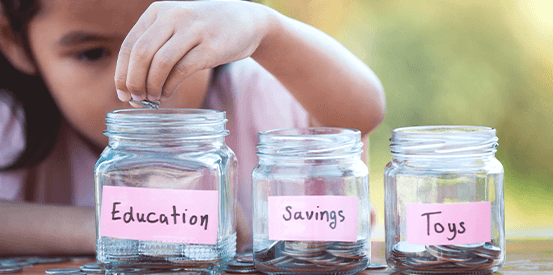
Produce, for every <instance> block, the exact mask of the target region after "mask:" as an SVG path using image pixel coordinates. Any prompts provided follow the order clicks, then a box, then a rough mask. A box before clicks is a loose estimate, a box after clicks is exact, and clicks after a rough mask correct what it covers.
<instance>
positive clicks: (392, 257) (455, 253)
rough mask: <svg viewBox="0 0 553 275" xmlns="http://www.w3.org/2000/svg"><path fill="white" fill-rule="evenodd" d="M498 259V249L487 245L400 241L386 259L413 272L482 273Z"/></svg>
mask: <svg viewBox="0 0 553 275" xmlns="http://www.w3.org/2000/svg"><path fill="white" fill-rule="evenodd" d="M500 259H501V248H499V247H496V246H494V245H493V244H491V243H474V244H461V245H426V246H421V245H411V244H408V243H407V242H405V241H401V242H398V243H396V244H395V245H393V246H392V249H391V250H390V254H389V256H388V262H389V263H391V264H393V265H395V267H396V268H399V269H402V270H413V271H416V272H425V271H428V272H468V271H482V272H485V271H486V270H487V269H489V268H491V267H493V266H494V265H496V264H497V261H499V260H500Z"/></svg>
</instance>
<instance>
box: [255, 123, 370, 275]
mask: <svg viewBox="0 0 553 275" xmlns="http://www.w3.org/2000/svg"><path fill="white" fill-rule="evenodd" d="M258 139H259V143H258V145H257V148H258V153H257V155H258V156H259V164H258V165H257V166H256V167H255V169H254V170H253V172H252V184H253V186H252V189H253V242H254V244H253V245H254V247H253V249H254V262H255V267H256V268H257V269H258V270H259V271H262V272H264V273H269V274H295V273H300V272H301V273H307V274H309V273H311V274H314V273H317V274H352V273H355V272H358V271H360V270H363V269H365V268H366V267H367V265H368V264H369V261H370V248H371V243H370V240H371V239H370V229H371V227H370V199H369V186H368V175H369V171H368V168H367V166H366V165H365V163H364V162H363V161H362V160H361V153H362V145H363V143H362V142H361V135H360V132H359V131H357V130H350V129H339V128H302V129H283V130H271V131H265V132H261V133H259V135H258Z"/></svg>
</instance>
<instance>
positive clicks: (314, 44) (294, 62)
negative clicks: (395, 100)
mask: <svg viewBox="0 0 553 275" xmlns="http://www.w3.org/2000/svg"><path fill="white" fill-rule="evenodd" d="M265 12H266V13H267V15H266V17H267V18H268V19H267V22H268V24H267V27H266V33H265V35H264V36H263V39H262V40H261V43H260V44H259V46H258V47H257V49H256V50H255V52H254V53H253V54H252V57H253V58H254V59H255V60H256V61H257V62H258V63H259V64H261V65H262V66H263V67H264V68H265V69H267V70H268V71H269V72H271V73H272V74H273V75H274V76H275V77H276V78H277V79H278V80H279V81H280V82H281V83H282V84H283V85H284V86H285V87H286V88H287V89H288V90H289V91H290V92H291V93H292V94H293V95H294V97H295V98H296V99H297V100H298V101H299V102H300V103H301V104H302V105H303V107H304V108H305V109H306V110H307V111H308V112H309V114H310V115H311V116H312V124H315V125H324V126H338V127H347V128H355V129H359V130H361V132H362V134H368V133H370V132H372V131H373V130H374V129H375V128H376V127H377V126H378V125H379V124H380V123H381V122H382V120H383V118H384V113H385V99H384V92H383V88H382V85H381V83H380V81H379V80H378V78H377V77H376V75H375V74H374V73H373V72H372V70H371V69H370V68H369V67H368V66H367V65H365V64H364V63H363V62H362V61H361V60H359V59H358V58H357V57H355V56H354V55H353V54H352V53H351V52H350V51H348V50H347V49H346V48H344V47H343V46H342V45H341V44H340V43H338V42H337V41H336V40H334V39H333V38H331V37H330V36H328V35H326V34H325V33H323V32H321V31H319V30H317V29H315V28H313V27H311V26H309V25H306V24H303V23H301V22H299V21H296V20H294V19H291V18H288V17H286V16H284V15H282V14H280V13H278V12H276V11H273V10H271V9H268V8H266V9H265Z"/></svg>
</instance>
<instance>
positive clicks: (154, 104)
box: [129, 99, 160, 110]
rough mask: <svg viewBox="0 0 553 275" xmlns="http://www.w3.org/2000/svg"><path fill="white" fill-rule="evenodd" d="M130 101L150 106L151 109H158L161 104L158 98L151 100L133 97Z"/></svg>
mask: <svg viewBox="0 0 553 275" xmlns="http://www.w3.org/2000/svg"><path fill="white" fill-rule="evenodd" d="M129 102H132V103H135V104H138V105H141V106H142V107H146V108H150V109H156V110H157V109H158V108H159V104H160V102H159V101H157V100H154V101H150V100H148V99H144V100H141V101H137V100H134V99H131V100H129Z"/></svg>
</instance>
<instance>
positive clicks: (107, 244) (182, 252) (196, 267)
mask: <svg viewBox="0 0 553 275" xmlns="http://www.w3.org/2000/svg"><path fill="white" fill-rule="evenodd" d="M96 246H97V251H98V252H99V253H98V255H97V260H98V263H99V264H100V266H103V267H104V268H105V269H106V274H217V273H220V272H222V271H223V270H224V269H225V268H226V266H227V264H228V262H229V261H231V260H232V259H233V258H234V255H235V254H236V249H235V248H236V233H234V234H232V235H230V236H228V237H226V238H225V239H223V240H220V241H219V242H218V244H216V245H198V244H186V243H163V242H157V241H137V240H127V239H116V238H109V237H100V238H99V239H98V241H97V244H96ZM189 272H192V273H189Z"/></svg>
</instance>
